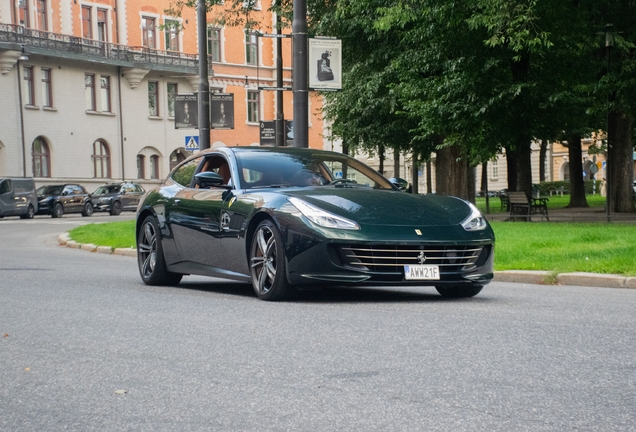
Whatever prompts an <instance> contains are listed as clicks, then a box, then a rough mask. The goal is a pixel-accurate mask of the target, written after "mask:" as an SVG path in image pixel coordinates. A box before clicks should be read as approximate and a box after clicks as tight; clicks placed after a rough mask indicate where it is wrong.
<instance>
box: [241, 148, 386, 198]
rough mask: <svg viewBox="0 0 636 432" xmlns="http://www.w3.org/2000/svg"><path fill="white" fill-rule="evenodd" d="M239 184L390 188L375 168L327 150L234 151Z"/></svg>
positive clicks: (257, 186)
mask: <svg viewBox="0 0 636 432" xmlns="http://www.w3.org/2000/svg"><path fill="white" fill-rule="evenodd" d="M236 157H237V160H238V168H239V173H240V176H241V179H240V180H241V185H243V186H244V187H245V188H246V189H250V188H272V187H305V186H335V187H370V188H374V189H393V186H392V185H391V183H390V182H389V181H388V180H387V179H386V178H384V177H382V176H381V175H380V174H379V173H378V172H377V171H375V170H373V169H372V168H370V167H368V166H367V165H365V164H363V163H362V162H360V161H358V160H356V159H353V158H351V157H348V156H346V155H342V154H338V153H330V152H311V151H308V152H270V151H263V152H259V151H254V152H238V153H237V154H236Z"/></svg>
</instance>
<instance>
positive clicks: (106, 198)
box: [91, 182, 145, 216]
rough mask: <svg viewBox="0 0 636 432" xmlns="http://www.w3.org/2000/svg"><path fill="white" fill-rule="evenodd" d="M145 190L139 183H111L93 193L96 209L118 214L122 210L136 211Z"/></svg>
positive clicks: (114, 214)
mask: <svg viewBox="0 0 636 432" xmlns="http://www.w3.org/2000/svg"><path fill="white" fill-rule="evenodd" d="M144 193H145V190H144V188H143V187H141V185H139V184H137V183H130V182H124V183H109V184H105V185H103V186H100V187H98V188H97V189H95V192H93V193H92V194H91V196H92V197H93V206H94V207H95V211H107V212H109V213H110V214H111V215H113V216H116V215H118V214H120V213H121V212H122V211H135V210H137V204H139V200H140V199H141V197H142V195H143V194H144Z"/></svg>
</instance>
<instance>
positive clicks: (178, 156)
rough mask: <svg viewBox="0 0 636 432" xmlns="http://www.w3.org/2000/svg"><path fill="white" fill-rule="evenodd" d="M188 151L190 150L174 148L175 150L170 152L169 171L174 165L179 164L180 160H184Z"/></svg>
mask: <svg viewBox="0 0 636 432" xmlns="http://www.w3.org/2000/svg"><path fill="white" fill-rule="evenodd" d="M189 153H190V152H189V151H187V150H185V149H176V150H175V151H173V152H172V153H170V171H172V170H173V169H174V167H176V166H177V165H179V164H180V163H181V162H183V161H184V160H186V158H187V157H188V156H190V154H189Z"/></svg>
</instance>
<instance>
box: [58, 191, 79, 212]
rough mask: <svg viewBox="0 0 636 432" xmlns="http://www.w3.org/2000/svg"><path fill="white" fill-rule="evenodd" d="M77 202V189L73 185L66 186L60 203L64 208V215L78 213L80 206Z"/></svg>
mask: <svg viewBox="0 0 636 432" xmlns="http://www.w3.org/2000/svg"><path fill="white" fill-rule="evenodd" d="M77 201H78V197H77V195H76V193H75V187H74V186H73V185H66V186H64V189H63V190H62V195H61V196H60V202H61V203H62V207H64V213H76V212H77V206H78V204H77Z"/></svg>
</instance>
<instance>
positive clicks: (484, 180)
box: [481, 161, 490, 213]
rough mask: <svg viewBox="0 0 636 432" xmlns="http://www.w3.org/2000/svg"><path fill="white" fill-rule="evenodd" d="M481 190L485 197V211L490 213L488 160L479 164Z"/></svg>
mask: <svg viewBox="0 0 636 432" xmlns="http://www.w3.org/2000/svg"><path fill="white" fill-rule="evenodd" d="M481 191H482V192H484V193H485V197H486V213H490V196H489V195H488V161H485V162H484V163H482V164H481Z"/></svg>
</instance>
